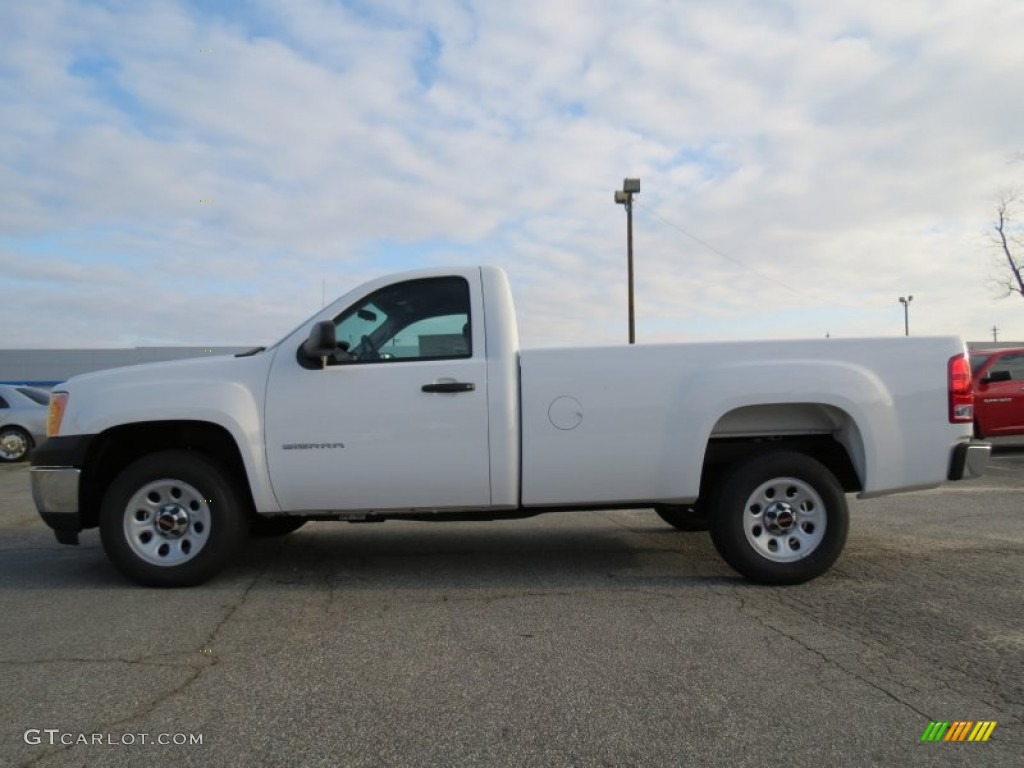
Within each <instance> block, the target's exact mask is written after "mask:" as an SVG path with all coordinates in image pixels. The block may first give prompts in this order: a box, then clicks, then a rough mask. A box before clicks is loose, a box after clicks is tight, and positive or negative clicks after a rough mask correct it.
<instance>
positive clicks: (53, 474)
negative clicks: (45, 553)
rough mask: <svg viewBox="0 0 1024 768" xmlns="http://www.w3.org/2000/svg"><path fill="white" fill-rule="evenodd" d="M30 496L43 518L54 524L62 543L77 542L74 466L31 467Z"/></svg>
mask: <svg viewBox="0 0 1024 768" xmlns="http://www.w3.org/2000/svg"><path fill="white" fill-rule="evenodd" d="M29 475H30V477H31V478H32V500H33V501H34V502H35V504H36V509H37V510H39V515H40V517H42V518H43V522H44V523H46V524H47V525H48V526H50V527H51V528H53V531H54V533H55V534H56V536H57V541H59V542H60V543H61V544H77V543H78V533H79V531H81V530H82V519H81V516H80V515H79V510H78V484H79V479H80V478H81V475H82V470H80V469H78V468H77V467H32V469H31V470H29Z"/></svg>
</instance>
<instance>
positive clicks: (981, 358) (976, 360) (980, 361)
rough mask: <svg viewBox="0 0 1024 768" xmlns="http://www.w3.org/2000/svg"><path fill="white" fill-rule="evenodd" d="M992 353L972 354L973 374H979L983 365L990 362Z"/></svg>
mask: <svg viewBox="0 0 1024 768" xmlns="http://www.w3.org/2000/svg"><path fill="white" fill-rule="evenodd" d="M990 357H992V355H971V375H973V376H977V375H978V371H980V370H981V367H982V366H983V365H984V364H985V363H987V362H988V359H989V358H990Z"/></svg>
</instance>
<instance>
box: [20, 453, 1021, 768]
mask: <svg viewBox="0 0 1024 768" xmlns="http://www.w3.org/2000/svg"><path fill="white" fill-rule="evenodd" d="M1022 508H1024V452H1020V451H1003V452H1001V453H1000V454H998V455H997V456H996V457H995V459H994V460H993V462H992V463H991V465H990V470H989V473H988V475H987V476H986V477H984V478H982V479H979V480H974V481H970V482H965V483H958V484H954V485H951V486H946V487H945V488H943V489H939V490H934V491H926V492H921V493H914V494H905V495H900V496H893V497H888V498H882V499H875V500H870V501H856V500H851V511H852V523H851V530H850V539H849V542H848V544H847V548H846V551H845V553H844V555H843V556H842V557H841V558H840V560H839V562H838V563H837V565H836V566H835V567H834V568H833V569H832V570H831V571H830V572H829V573H828V574H826V575H825V576H823V577H821V578H819V579H817V580H815V581H813V582H811V583H809V584H805V585H800V586H796V587H785V588H768V587H759V586H754V585H751V584H748V583H746V582H744V581H743V580H741V579H740V578H739V577H738V576H736V575H735V574H734V573H733V572H732V571H730V570H729V568H728V567H727V566H725V565H724V564H723V563H722V562H721V561H720V559H719V558H718V556H717V554H716V552H715V550H714V548H713V547H712V545H711V542H710V540H709V538H708V537H707V535H705V534H693V533H689V534H687V533H680V532H676V531H674V530H672V529H670V528H668V527H667V526H665V525H664V524H663V523H662V522H661V521H660V520H659V519H658V518H657V517H656V516H655V515H654V514H653V512H648V511H621V512H600V513H561V514H552V515H544V516H540V517H537V518H532V519H527V520H520V521H507V522H481V523H444V524H436V523H435V524H431V523H396V522H388V523H385V524H375V525H372V524H364V525H351V524H346V523H311V524H309V525H307V526H306V527H304V528H303V529H301V530H300V531H298V532H296V533H294V534H292V535H290V536H288V537H286V538H284V539H280V540H276V541H266V540H264V541H258V542H252V543H251V544H250V546H249V547H248V549H247V550H246V552H245V553H244V555H243V556H242V557H241V558H240V559H239V561H238V562H237V563H236V564H234V565H233V566H232V567H231V568H230V569H228V570H227V571H226V572H225V573H224V574H223V575H222V576H220V577H219V578H217V579H216V580H214V581H212V582H210V583H209V584H206V585H204V586H201V587H198V588H193V589H188V590H154V589H146V588H141V587H137V586H135V585H132V584H130V583H127V582H126V581H124V580H123V579H122V578H121V577H120V576H119V574H118V573H117V572H116V571H115V570H114V569H113V567H112V566H110V565H109V564H108V562H107V560H106V558H105V556H104V554H103V551H102V549H101V547H100V545H99V539H98V536H97V534H96V532H95V531H90V532H87V533H86V534H84V535H83V541H82V545H81V546H79V547H66V546H61V545H59V544H57V543H56V542H55V541H54V539H53V536H52V534H51V532H50V531H49V529H47V528H46V527H45V526H44V525H43V524H42V523H41V522H40V521H39V519H38V517H37V516H36V514H35V512H34V510H33V507H32V503H31V495H30V492H29V486H28V471H27V468H26V467H24V466H11V465H0V694H2V696H0V764H4V765H7V764H10V765H33V766H37V765H38V766H65V765H66V766H71V765H74V766H80V765H90V766H92V765H110V766H121V765H124V766H128V765H154V766H163V765H167V766H178V765H186V766H187V765H222V766H236V765H237V766H253V765H324V766H328V765H331V766H333V765H337V766H478V765H479V766H627V765H636V766H674V765H719V764H721V765H731V766H757V767H758V768H761V766H767V765H788V766H815V767H816V768H817V767H818V766H823V765H886V766H888V765H929V766H930V765H936V766H938V765H976V766H1002V765H1006V766H1010V765H1013V766H1016V765H1019V764H1020V761H1021V755H1022V754H1024V727H1022V715H1024V605H1022V603H1024V591H1022V584H1024V557H1022V555H1024V517H1022ZM930 721H974V722H977V721H996V722H997V726H996V727H995V729H994V730H993V731H992V735H991V737H990V738H989V740H988V741H987V742H984V743H970V742H964V743H950V742H937V743H923V742H922V741H921V736H922V733H923V732H924V730H925V729H926V727H928V725H929V722H930ZM197 737H198V739H201V742H202V743H201V744H198V743H192V744H189V743H185V744H180V743H179V744H175V743H174V741H181V740H183V739H184V740H186V741H187V740H192V741H195V740H196V739H197ZM158 739H160V740H164V741H170V742H171V743H169V744H157V743H152V742H154V741H156V740H158ZM83 741H84V742H86V743H83ZM62 742H63V743H62ZM68 742H70V743H68ZM96 742H101V743H96ZM144 742H145V743H144Z"/></svg>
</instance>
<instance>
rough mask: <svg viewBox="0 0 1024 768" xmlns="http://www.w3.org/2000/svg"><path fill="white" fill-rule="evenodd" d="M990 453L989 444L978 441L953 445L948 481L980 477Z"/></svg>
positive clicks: (990, 447) (983, 472)
mask: <svg viewBox="0 0 1024 768" xmlns="http://www.w3.org/2000/svg"><path fill="white" fill-rule="evenodd" d="M991 453H992V446H991V444H989V443H985V442H981V441H979V440H972V441H971V442H969V443H959V444H957V445H955V446H954V447H953V454H952V456H951V457H950V462H949V475H948V477H949V479H950V480H968V479H970V478H972V477H981V476H982V475H983V474H985V466H986V465H987V464H988V457H989V455H991Z"/></svg>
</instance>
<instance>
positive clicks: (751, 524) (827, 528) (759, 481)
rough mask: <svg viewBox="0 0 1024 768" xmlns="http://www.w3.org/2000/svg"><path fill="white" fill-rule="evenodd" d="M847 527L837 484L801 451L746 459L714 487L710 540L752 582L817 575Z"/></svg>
mask: <svg viewBox="0 0 1024 768" xmlns="http://www.w3.org/2000/svg"><path fill="white" fill-rule="evenodd" d="M848 528H849V514H848V512H847V507H846V497H845V495H844V494H843V489H842V487H841V486H840V485H839V482H838V481H837V480H836V478H835V476H834V475H833V474H832V473H831V472H830V471H829V470H828V469H827V468H826V467H825V466H824V465H823V464H821V463H820V462H818V461H816V460H814V459H812V458H810V457H809V456H806V455H804V454H802V453H796V452H792V451H777V452H773V453H768V454H762V455H760V456H755V457H752V458H750V459H748V460H746V461H744V462H741V463H740V464H738V465H736V466H735V467H734V468H733V469H732V470H730V471H728V472H726V473H725V474H724V475H723V476H722V477H721V479H720V482H719V484H718V486H717V488H716V492H715V501H714V513H713V515H712V516H711V539H712V541H713V542H714V544H715V548H716V549H717V550H718V552H719V554H721V555H722V557H723V559H724V560H725V561H726V562H727V563H728V564H729V565H731V566H732V567H733V568H735V569H736V570H737V571H739V572H740V573H741V574H743V575H744V576H746V577H747V578H748V579H750V580H751V581H756V582H759V583H762V584H799V583H801V582H805V581H809V580H811V579H813V578H815V577H816V576H820V575H821V574H822V573H824V572H825V571H827V570H828V569H829V568H830V567H831V566H832V564H833V563H834V562H835V561H836V558H838V557H839V554H840V552H842V550H843V546H844V545H845V543H846V534H847V530H848Z"/></svg>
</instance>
